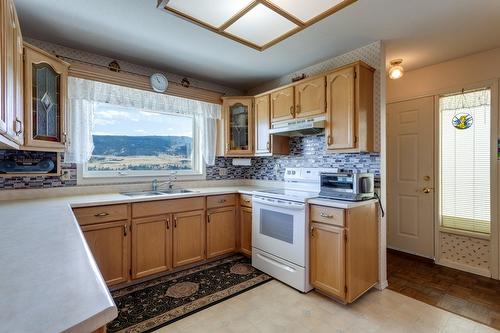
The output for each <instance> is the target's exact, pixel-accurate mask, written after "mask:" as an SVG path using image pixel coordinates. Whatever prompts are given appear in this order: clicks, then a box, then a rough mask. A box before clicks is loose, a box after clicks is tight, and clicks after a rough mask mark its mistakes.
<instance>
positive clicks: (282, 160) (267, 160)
mask: <svg viewBox="0 0 500 333" xmlns="http://www.w3.org/2000/svg"><path fill="white" fill-rule="evenodd" d="M7 154H9V151H5V150H0V158H1V157H2V156H5V155H7ZM18 154H19V153H18ZM30 154H33V155H36V156H38V157H39V156H40V155H43V154H53V153H40V152H22V155H23V158H26V156H29V155H30ZM287 167H328V168H341V169H347V170H357V171H365V172H366V171H368V172H373V173H375V175H376V176H378V175H380V155H379V154H378V153H361V154H335V153H333V154H332V153H326V151H325V140H324V136H322V135H318V136H306V137H295V138H291V139H290V155H287V156H272V157H254V158H252V165H251V166H233V165H232V158H225V157H218V158H217V159H216V161H215V165H214V166H208V167H207V169H206V172H207V177H206V178H207V180H223V179H258V180H283V175H284V172H285V168H287ZM221 169H222V172H221ZM61 170H63V171H64V170H67V171H69V179H68V180H62V179H61V177H58V176H43V175H33V176H15V177H4V176H0V190H2V189H3V190H8V189H33V188H54V187H69V186H76V185H77V184H76V165H75V164H68V163H64V161H62V163H61Z"/></svg>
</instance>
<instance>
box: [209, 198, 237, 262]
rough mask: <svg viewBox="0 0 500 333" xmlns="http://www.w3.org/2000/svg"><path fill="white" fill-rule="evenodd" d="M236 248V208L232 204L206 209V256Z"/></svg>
mask: <svg viewBox="0 0 500 333" xmlns="http://www.w3.org/2000/svg"><path fill="white" fill-rule="evenodd" d="M235 250H236V209H235V207H234V206H229V207H223V208H215V209H210V210H208V211H207V258H213V257H217V256H220V255H223V254H227V253H231V252H234V251H235Z"/></svg>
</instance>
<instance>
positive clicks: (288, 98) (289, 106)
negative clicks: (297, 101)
mask: <svg viewBox="0 0 500 333" xmlns="http://www.w3.org/2000/svg"><path fill="white" fill-rule="evenodd" d="M293 91H294V90H293V87H288V88H284V89H281V90H278V91H275V92H272V93H271V122H276V121H282V120H288V119H293V118H294V117H295V112H294V95H293Z"/></svg>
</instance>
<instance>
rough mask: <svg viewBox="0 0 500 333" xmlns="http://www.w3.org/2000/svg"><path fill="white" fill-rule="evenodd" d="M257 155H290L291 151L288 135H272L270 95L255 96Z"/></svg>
mask: <svg viewBox="0 0 500 333" xmlns="http://www.w3.org/2000/svg"><path fill="white" fill-rule="evenodd" d="M254 105H255V155H256V156H271V155H288V154H289V152H290V148H289V139H288V138H287V137H282V136H275V135H270V134H269V130H270V128H271V119H270V116H271V115H270V111H271V110H270V109H271V108H270V95H269V94H267V95H264V96H258V97H255V102H254Z"/></svg>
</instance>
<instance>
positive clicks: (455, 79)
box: [386, 48, 500, 279]
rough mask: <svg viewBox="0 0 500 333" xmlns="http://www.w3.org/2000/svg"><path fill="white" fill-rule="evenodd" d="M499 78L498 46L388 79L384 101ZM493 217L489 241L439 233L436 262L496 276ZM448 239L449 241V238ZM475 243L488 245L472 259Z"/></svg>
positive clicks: (495, 224)
mask: <svg viewBox="0 0 500 333" xmlns="http://www.w3.org/2000/svg"><path fill="white" fill-rule="evenodd" d="M499 78H500V48H497V49H493V50H490V51H486V52H481V53H476V54H472V55H469V56H466V57H462V58H458V59H453V60H450V61H447V62H443V63H439V64H436V65H432V66H428V67H424V68H420V69H417V70H413V71H409V72H407V73H406V74H405V75H404V76H403V77H402V78H401V79H399V80H387V86H386V88H387V91H386V100H387V103H392V102H397V101H403V100H408V99H413V98H416V97H422V96H432V95H439V94H442V93H449V92H454V91H460V90H461V89H462V88H464V89H468V88H470V87H477V86H478V85H480V84H481V83H485V84H488V85H490V84H493V86H494V87H495V86H496V87H497V86H498V82H499ZM493 92H494V95H493V97H492V98H493V104H492V110H493V112H495V117H493V119H497V115H498V104H499V98H500V97H499V95H498V90H497V89H494V91H493ZM497 132H498V131H497ZM498 134H499V133H497V135H494V137H495V138H496V137H497V136H498ZM498 163H499V162H497V165H495V167H496V169H497V173H496V175H497V176H498V177H497V178H498V179H500V175H499V174H498V170H499V168H498ZM388 177H391V175H388ZM495 185H496V186H495ZM493 188H494V190H496V189H497V188H500V186H498V184H496V182H495V181H494V182H493ZM495 192H496V191H495ZM495 196H496V195H495ZM492 205H493V212H494V213H495V211H496V207H498V202H496V201H495V200H494V198H493V197H492ZM494 215H498V214H494ZM493 220H494V221H492V232H491V240H484V239H478V238H473V237H468V235H450V234H444V233H442V232H441V233H440V234H439V235H438V237H437V242H438V246H437V248H436V251H437V253H436V257H437V260H438V262H439V261H440V260H439V259H440V258H441V262H440V263H442V264H445V265H447V266H452V267H455V268H458V269H464V270H468V271H471V272H474V273H478V274H483V275H490V274H491V275H492V276H493V277H495V278H497V279H498V278H499V266H500V259H499V252H500V251H499V238H500V230H499V226H498V217H497V218H493ZM495 220H496V221H495ZM450 239H451V240H452V241H449V240H450ZM443 240H446V241H443ZM457 244H459V246H458V245H457ZM478 246H479V247H480V248H481V249H483V248H485V246H487V247H488V248H487V249H485V250H482V251H479V252H477V251H476V254H474V256H475V257H474V258H472V259H474V260H472V259H471V253H469V252H474V251H475V248H476V247H478Z"/></svg>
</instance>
